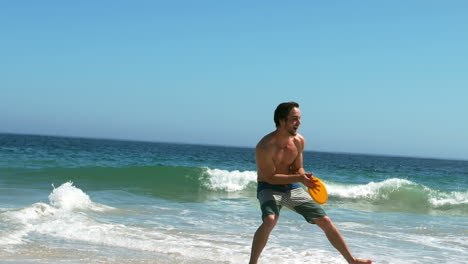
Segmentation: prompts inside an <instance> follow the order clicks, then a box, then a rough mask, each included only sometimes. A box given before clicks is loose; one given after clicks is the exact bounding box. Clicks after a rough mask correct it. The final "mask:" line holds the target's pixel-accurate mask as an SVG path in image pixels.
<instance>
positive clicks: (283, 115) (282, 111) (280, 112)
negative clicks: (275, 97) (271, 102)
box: [274, 102, 299, 127]
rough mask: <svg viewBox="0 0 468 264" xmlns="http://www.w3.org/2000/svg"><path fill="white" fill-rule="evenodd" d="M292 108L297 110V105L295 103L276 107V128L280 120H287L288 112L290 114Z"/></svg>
mask: <svg viewBox="0 0 468 264" xmlns="http://www.w3.org/2000/svg"><path fill="white" fill-rule="evenodd" d="M294 107H298V108H299V104H298V103H296V102H287V103H281V104H279V105H278V107H276V110H275V116H274V120H275V125H276V127H279V125H280V122H279V121H280V120H286V119H288V115H289V112H291V109H293V108H294Z"/></svg>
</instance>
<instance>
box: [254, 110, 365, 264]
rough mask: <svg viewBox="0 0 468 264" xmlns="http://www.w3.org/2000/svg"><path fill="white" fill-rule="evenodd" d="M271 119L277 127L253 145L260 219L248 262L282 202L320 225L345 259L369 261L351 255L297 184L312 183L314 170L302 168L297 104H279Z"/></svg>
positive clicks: (260, 246)
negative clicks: (307, 170) (308, 170)
mask: <svg viewBox="0 0 468 264" xmlns="http://www.w3.org/2000/svg"><path fill="white" fill-rule="evenodd" d="M274 120H275V124H276V130H275V131H273V132H271V133H270V134H268V135H266V136H265V137H264V138H262V140H260V142H259V143H258V144H257V147H256V160H257V170H258V178H257V181H258V188H257V197H258V199H259V202H260V205H261V210H262V219H263V223H262V224H261V225H260V227H259V228H258V229H257V231H256V232H255V235H254V238H253V242H252V251H251V255H250V264H255V263H257V261H258V258H259V257H260V254H261V253H262V250H263V248H264V247H265V245H266V243H267V241H268V237H269V235H270V232H271V231H272V230H273V228H274V227H275V225H276V223H277V222H278V218H279V212H280V210H281V207H282V206H286V207H288V208H290V209H292V210H293V211H295V212H297V213H299V214H301V215H302V216H303V217H304V218H305V220H306V221H307V222H309V223H312V224H316V225H317V226H319V227H320V228H321V229H322V230H323V231H324V232H325V235H326V236H327V238H328V240H329V241H330V243H331V244H332V245H333V246H334V247H335V248H336V249H337V250H338V251H339V252H340V253H341V255H343V257H344V258H345V259H346V260H347V261H348V263H353V264H355V263H372V261H371V260H363V259H357V258H355V257H353V255H351V252H350V251H349V249H348V246H347V245H346V243H345V241H344V239H343V236H342V235H341V234H340V232H339V231H338V229H337V228H336V227H335V225H334V224H333V223H332V221H331V219H330V218H329V217H328V216H327V215H326V213H325V211H324V210H323V209H322V207H321V206H320V205H319V204H317V203H315V202H314V201H313V200H312V199H311V198H310V196H309V195H308V194H307V192H306V191H304V189H303V188H301V185H300V184H299V183H302V184H304V185H305V186H306V187H310V188H314V187H315V184H314V179H313V174H312V173H306V171H305V170H304V168H303V157H302V152H303V150H304V145H305V140H304V137H303V136H301V135H300V134H298V133H297V129H298V128H299V125H300V124H301V112H300V111H299V105H298V104H297V103H295V102H288V103H282V104H280V105H278V107H277V108H276V110H275V115H274Z"/></svg>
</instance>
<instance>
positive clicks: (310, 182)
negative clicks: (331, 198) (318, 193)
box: [301, 173, 317, 189]
mask: <svg viewBox="0 0 468 264" xmlns="http://www.w3.org/2000/svg"><path fill="white" fill-rule="evenodd" d="M301 176H302V183H303V184H304V185H305V186H306V187H308V188H311V189H315V188H316V187H317V185H316V184H315V182H316V181H317V180H315V179H314V174H313V173H305V174H302V175H301Z"/></svg>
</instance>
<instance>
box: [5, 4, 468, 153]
mask: <svg viewBox="0 0 468 264" xmlns="http://www.w3.org/2000/svg"><path fill="white" fill-rule="evenodd" d="M466 14H468V1H464V0H460V1H452V0H448V1H431V0H424V1H422V0H413V1H403V0H395V1H373V0H362V1H354V0H349V1H345V0H343V1H335V0H331V1H275V0H272V1H244V0H239V1H227V0H226V1H223V0H212V1H208V0H207V1H205V0H197V1H188V0H187V1H180V0H175V1H156V0H155V1H140V0H135V1H118V0H112V1H111V0H102V1H87V0H83V1H48V0H44V1H34V0H31V1H23V0H18V1H0V59H1V63H0V132H3V133H21V134H40V135H62V136H75V137H92V138H111V139H130V140H142V141H154V142H178V143H194V144H210V145H226V146H242V147H254V146H255V145H256V143H257V142H258V141H259V140H260V139H261V138H262V137H263V136H264V135H265V134H267V133H269V132H271V131H273V130H274V129H275V126H274V122H273V112H274V109H275V108H276V106H277V105H278V104H279V103H281V102H285V101H296V102H298V103H299V104H300V108H301V112H302V125H301V128H300V130H299V132H300V133H301V134H302V135H303V136H304V137H305V138H306V150H311V151H327V152H348V153H366V154H380V155H396V156H414V157H430V158H448V159H464V160H468V48H467V47H468V16H467V15H466Z"/></svg>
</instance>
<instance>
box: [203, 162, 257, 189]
mask: <svg viewBox="0 0 468 264" xmlns="http://www.w3.org/2000/svg"><path fill="white" fill-rule="evenodd" d="M205 173H206V175H205V177H206V179H205V181H204V183H203V184H204V186H205V187H207V188H208V189H210V190H215V191H226V192H236V191H240V190H244V189H245V188H247V186H248V185H249V183H253V182H256V181H257V173H256V172H255V171H242V172H241V171H238V170H235V171H227V170H220V169H209V168H207V169H206V171H205Z"/></svg>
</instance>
